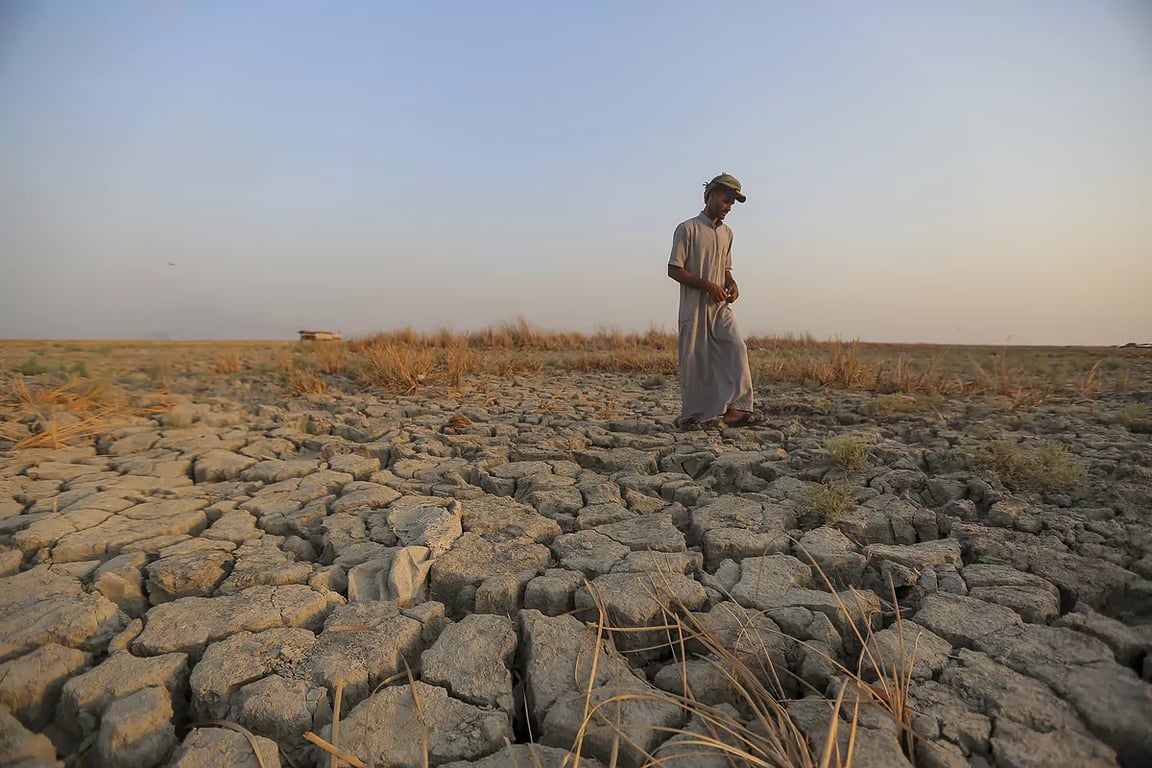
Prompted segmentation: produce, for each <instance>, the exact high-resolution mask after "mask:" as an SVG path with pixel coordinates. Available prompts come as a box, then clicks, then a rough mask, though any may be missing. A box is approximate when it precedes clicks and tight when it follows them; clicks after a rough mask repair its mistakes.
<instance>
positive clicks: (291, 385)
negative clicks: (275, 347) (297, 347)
mask: <svg viewBox="0 0 1152 768" xmlns="http://www.w3.org/2000/svg"><path fill="white" fill-rule="evenodd" d="M288 389H289V390H290V391H291V392H292V394H293V395H323V394H325V393H326V392H327V391H328V384H327V382H325V381H324V379H322V378H320V377H319V376H317V375H316V374H314V373H312V372H311V371H302V370H300V369H298V368H297V369H294V370H293V371H292V372H291V373H289V374H288Z"/></svg>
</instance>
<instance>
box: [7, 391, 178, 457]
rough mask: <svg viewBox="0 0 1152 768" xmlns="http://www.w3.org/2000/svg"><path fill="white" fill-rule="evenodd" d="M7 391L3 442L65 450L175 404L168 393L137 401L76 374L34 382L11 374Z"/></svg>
mask: <svg viewBox="0 0 1152 768" xmlns="http://www.w3.org/2000/svg"><path fill="white" fill-rule="evenodd" d="M3 390H4V395H3V398H2V399H0V440H2V441H5V442H10V443H13V445H12V449H13V450H20V449H23V448H60V447H63V446H65V445H69V444H72V443H75V442H77V441H80V440H85V439H90V438H93V437H97V436H99V435H102V434H105V433H107V432H110V431H112V430H113V429H116V428H118V427H121V426H124V425H125V424H126V423H128V422H129V421H130V420H131V418H132V417H138V416H146V415H151V414H155V413H162V412H165V411H167V410H168V409H169V408H170V407H171V403H170V402H169V401H168V400H167V399H166V398H165V397H163V396H158V397H156V398H154V399H153V401H152V402H137V403H135V404H133V403H132V402H131V401H130V400H129V397H128V396H127V394H125V393H124V392H123V391H122V390H120V389H118V388H116V387H113V386H112V385H110V384H108V383H107V382H104V381H99V380H81V379H77V378H75V377H69V378H68V379H67V380H66V381H64V382H63V383H42V384H34V385H31V386H29V384H28V383H27V382H26V381H25V379H24V377H23V376H12V377H8V378H7V379H6V380H4V387H3ZM158 394H159V393H158Z"/></svg>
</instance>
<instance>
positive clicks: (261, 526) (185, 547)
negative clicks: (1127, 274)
mask: <svg viewBox="0 0 1152 768" xmlns="http://www.w3.org/2000/svg"><path fill="white" fill-rule="evenodd" d="M642 385H643V386H642ZM758 394H759V398H760V401H761V405H760V406H758V407H759V408H760V409H761V410H762V413H763V416H764V420H765V424H764V426H763V427H762V428H759V429H720V428H712V429H702V430H694V431H680V430H677V429H676V428H675V426H674V423H673V415H674V414H675V413H676V410H677V408H678V397H677V392H676V389H675V381H674V380H673V381H670V382H663V383H657V384H656V385H653V383H652V382H642V381H641V377H639V376H629V375H623V374H608V373H587V374H557V375H538V376H528V377H521V378H513V379H511V380H508V381H503V382H498V383H496V382H493V383H490V385H488V386H478V387H475V388H472V389H471V390H468V391H465V392H463V393H458V394H455V395H451V396H448V395H444V394H438V395H429V394H423V393H421V394H417V395H412V396H404V397H384V396H370V395H363V394H358V395H340V394H334V395H315V396H304V397H296V398H281V399H276V400H273V399H272V398H265V399H264V400H263V401H261V399H260V398H259V397H257V396H255V395H253V394H252V393H227V392H225V393H223V394H217V395H212V394H199V395H191V396H186V397H183V398H181V400H180V402H179V404H178V405H177V406H176V407H175V408H173V410H172V411H170V412H169V413H165V414H157V415H154V416H151V417H138V418H135V419H133V420H132V422H131V423H130V424H126V425H125V426H122V427H120V428H117V429H116V430H114V431H112V432H110V433H108V434H105V435H102V436H100V437H98V438H95V439H91V440H88V441H84V442H81V443H79V444H77V445H75V446H72V447H66V448H60V449H55V450H50V449H28V450H21V451H7V452H0V574H2V576H0V745H2V746H0V764H2V765H19V766H39V765H59V764H62V762H63V761H65V760H68V761H70V763H69V764H74V765H105V766H134V767H136V768H140V767H142V766H156V765H173V766H181V767H183V768H192V767H193V766H203V767H204V768H208V767H212V768H215V767H216V766H223V765H230V766H231V765H237V766H240V765H244V766H248V765H250V766H256V765H258V763H257V760H256V757H255V755H254V753H253V748H252V745H251V744H250V742H249V740H248V739H247V737H246V736H244V735H243V734H242V733H239V732H236V731H234V730H229V729H227V728H220V727H208V726H204V725H199V726H198V725H197V724H202V723H204V722H205V721H210V720H211V721H219V720H225V721H230V722H232V723H235V724H238V725H240V726H242V727H243V728H244V729H247V730H248V731H249V732H250V733H251V734H254V735H255V737H256V741H255V742H254V743H255V744H257V745H258V746H259V749H260V750H261V755H262V758H263V762H264V765H268V766H271V765H291V766H310V765H319V764H323V765H327V764H328V763H327V760H328V758H327V756H326V755H325V754H324V753H322V752H321V751H320V750H319V749H318V748H317V747H316V746H314V745H313V744H312V743H310V742H309V741H306V740H305V738H304V734H305V733H306V732H313V733H315V734H318V735H319V736H321V737H323V738H326V739H332V738H333V734H332V727H331V722H332V715H333V713H332V710H333V703H334V697H335V694H336V688H337V682H338V680H342V699H341V704H342V716H341V722H340V733H339V742H340V746H341V748H342V749H344V750H347V751H348V752H351V753H352V754H355V755H356V756H357V757H358V758H359V759H360V760H362V761H364V762H365V764H367V765H371V766H419V765H423V764H424V763H423V760H424V757H425V753H427V755H428V757H429V761H430V763H431V764H432V765H452V766H459V767H463V766H506V765H514V764H520V765H527V764H532V763H531V762H530V761H532V760H535V761H536V762H537V763H538V764H540V765H549V766H551V765H556V766H559V765H560V764H561V763H562V762H563V760H564V759H565V758H567V757H568V756H569V753H568V749H570V748H572V747H573V743H574V739H575V738H576V737H577V734H578V733H579V731H580V724H581V721H582V718H583V716H584V713H585V705H586V702H585V697H586V694H587V692H588V686H589V677H590V676H594V679H593V680H592V681H591V696H592V698H593V700H597V701H598V700H604V699H605V698H607V697H610V696H611V695H613V693H618V692H636V693H640V694H644V695H642V696H636V697H632V698H629V699H627V703H626V704H624V705H622V706H621V707H620V708H619V712H618V714H619V716H620V717H621V719H622V720H623V721H626V722H628V723H629V725H630V728H631V730H630V732H629V733H630V736H631V738H630V740H629V741H628V742H627V743H626V744H625V745H624V746H623V747H622V748H621V749H620V753H619V754H618V756H617V757H618V759H619V761H620V763H619V764H621V765H633V766H638V765H642V764H644V761H645V759H646V757H645V756H646V755H652V756H654V757H655V758H658V759H662V760H664V762H663V763H661V764H663V765H674V766H689V765H691V766H710V765H727V764H728V763H727V762H724V761H723V760H722V759H721V758H718V757H716V756H714V755H713V756H709V755H704V754H700V753H693V752H692V749H693V747H692V746H691V744H690V742H691V739H689V738H688V737H687V736H684V735H681V736H676V737H675V738H671V739H670V736H671V735H672V734H671V733H670V732H669V730H667V729H677V728H683V727H685V726H687V730H691V729H692V728H694V727H696V728H698V727H699V723H694V722H692V721H691V718H690V717H689V713H688V712H686V710H685V708H684V707H682V706H681V705H680V704H679V703H678V699H677V696H679V695H681V694H683V693H684V688H685V687H686V686H687V687H689V688H690V689H691V691H692V694H693V696H694V697H695V698H696V699H697V700H699V701H702V702H706V703H708V704H711V705H715V706H719V707H728V708H729V709H730V711H731V712H732V713H733V717H735V718H737V719H739V718H741V717H745V718H746V717H747V716H748V714H749V713H748V712H747V711H745V710H744V709H742V707H743V702H742V701H741V699H740V697H738V696H737V695H736V694H735V693H734V692H733V690H732V686H731V684H730V681H729V680H728V679H727V678H726V677H725V676H724V675H723V674H721V673H720V672H719V671H718V670H719V669H720V666H719V665H717V664H716V663H714V662H715V658H713V657H712V656H711V655H710V654H709V652H708V649H707V648H706V647H696V646H689V647H687V648H686V652H687V656H686V657H682V656H681V655H680V654H679V653H677V654H675V655H674V653H673V649H672V648H671V647H669V646H668V645H667V643H666V642H665V641H666V640H667V637H666V634H665V633H664V632H662V631H661V630H660V629H658V627H660V626H661V625H663V624H664V623H665V622H666V621H667V620H668V617H669V616H671V615H680V616H682V617H685V618H691V619H692V620H693V621H695V622H697V623H698V625H699V626H706V627H708V628H709V629H710V630H711V631H713V632H714V633H715V636H716V637H720V638H722V641H723V642H726V643H728V644H729V647H731V648H732V649H734V652H736V653H740V654H744V655H745V656H747V657H749V658H750V659H751V660H752V662H753V663H756V664H760V665H761V667H764V666H766V665H768V663H769V662H770V664H771V665H773V666H774V668H775V670H776V671H777V675H778V680H777V681H776V682H775V683H774V684H775V685H777V686H778V694H779V696H780V698H781V700H782V701H784V702H786V706H787V709H788V711H789V712H790V713H792V715H793V718H794V720H795V722H796V723H797V724H798V726H799V727H800V729H801V731H803V732H804V733H805V734H807V736H808V737H809V738H810V739H811V740H812V743H813V744H820V743H821V739H822V738H823V736H824V735H826V734H827V733H828V730H829V714H828V713H829V711H830V710H829V707H828V702H829V701H830V700H831V699H832V698H833V697H835V695H836V692H837V691H839V690H840V689H841V687H842V686H843V685H844V681H845V675H844V673H843V670H842V669H840V668H839V667H837V665H836V663H834V662H838V663H839V664H842V665H844V666H845V667H847V668H849V669H853V670H855V669H857V668H858V667H857V663H858V661H859V659H860V656H861V650H862V649H861V640H862V639H863V640H864V641H865V644H866V645H867V647H868V649H869V650H870V651H871V652H872V655H873V657H875V658H877V659H887V660H889V661H892V660H899V659H903V660H904V662H905V666H906V668H907V671H908V680H909V683H908V707H909V710H910V720H909V722H910V726H911V730H912V733H913V736H912V738H911V739H910V740H907V739H903V740H902V739H901V738H900V730H899V727H898V724H897V723H895V722H894V721H893V720H892V719H891V717H889V715H888V714H887V713H886V712H885V711H883V709H882V708H878V707H876V706H870V707H865V709H864V710H863V712H864V714H863V715H861V716H860V717H859V722H858V725H859V729H858V734H859V735H858V738H857V744H856V753H855V755H854V765H857V766H867V767H871V766H900V765H909V764H912V763H914V764H915V765H919V766H941V767H951V766H957V767H958V766H967V765H971V766H989V767H998V768H1024V767H1025V766H1052V765H1067V766H1071V765H1075V766H1109V765H1117V764H1120V765H1125V766H1132V767H1135V766H1146V765H1152V687H1150V685H1149V680H1150V679H1152V656H1150V654H1149V649H1152V470H1150V467H1152V443H1150V437H1149V435H1147V434H1140V433H1135V432H1129V431H1127V430H1125V429H1123V428H1121V427H1119V426H1117V425H1116V424H1113V423H1111V422H1110V421H1109V420H1108V419H1106V418H1102V417H1101V414H1105V415H1106V414H1107V413H1109V412H1116V411H1119V410H1121V409H1122V408H1124V407H1127V406H1130V405H1131V404H1132V403H1133V402H1140V398H1141V397H1143V402H1144V403H1147V402H1148V398H1147V396H1141V395H1139V393H1136V394H1129V395H1123V396H1122V395H1116V396H1106V397H1102V398H1100V399H1098V400H1097V401H1094V402H1087V401H1084V400H1077V399H1073V398H1053V399H1051V400H1049V401H1048V402H1047V403H1045V404H1043V405H1041V406H1039V407H1036V408H1033V409H1028V410H1020V411H1011V410H1005V409H1004V408H1003V407H1002V406H1001V405H998V404H997V403H995V402H992V401H989V400H985V399H978V398H970V399H946V400H942V401H936V402H933V403H932V404H931V405H929V406H925V407H922V408H918V407H913V408H908V409H897V410H892V409H880V408H878V407H877V403H878V402H879V399H878V398H877V397H876V396H873V395H869V394H860V393H851V392H831V391H810V390H806V389H802V388H792V387H771V388H767V389H763V390H762V391H760V392H759V393H758ZM844 435H849V436H851V440H854V441H857V442H858V443H862V444H863V445H864V446H866V452H865V454H864V460H863V462H862V463H857V464H855V465H854V466H851V467H849V468H847V469H846V468H844V465H843V463H840V464H838V463H837V460H836V457H834V456H833V455H832V453H831V452H830V451H829V448H828V445H829V440H830V439H832V438H835V437H838V436H844ZM1004 440H1007V441H1011V442H1015V443H1020V444H1022V445H1023V446H1025V447H1027V446H1030V445H1032V444H1041V443H1043V442H1045V441H1054V442H1057V443H1059V444H1060V445H1062V446H1063V447H1064V448H1065V449H1067V451H1068V452H1069V454H1070V455H1071V456H1072V457H1073V458H1074V461H1075V462H1077V463H1078V464H1079V465H1080V466H1083V467H1084V469H1085V470H1086V476H1085V477H1084V478H1083V479H1082V480H1081V481H1080V482H1077V483H1075V484H1073V485H1070V486H1068V487H1067V488H1062V489H1055V490H1047V491H1041V492H1036V491H1031V492H1023V491H1020V490H1019V489H1017V490H1013V488H1012V487H1011V483H1008V484H1006V482H1005V478H1003V477H1001V476H999V475H998V474H997V473H996V472H995V471H991V470H989V469H987V468H986V467H985V466H984V465H981V464H980V462H979V461H978V460H977V457H979V456H980V455H981V451H982V450H984V449H986V448H987V446H988V445H989V444H991V443H992V442H994V441H1004ZM829 488H839V489H841V490H842V491H843V492H845V493H846V494H847V502H846V503H845V504H844V506H843V508H841V509H827V508H821V507H820V506H819V505H818V504H816V502H815V501H814V500H815V499H817V496H815V495H814V490H815V489H829ZM834 590H836V591H838V593H839V594H840V595H846V596H848V598H849V599H850V600H852V601H854V602H853V605H858V606H861V607H862V611H863V614H862V615H863V618H862V619H860V617H856V619H855V620H854V618H853V617H849V616H847V615H845V613H844V611H842V610H840V608H839V607H838V603H837V602H836V597H835V593H834ZM893 598H895V602H894V601H893ZM601 610H602V611H603V612H604V615H605V616H606V618H607V620H608V622H609V623H610V625H611V626H612V627H614V628H624V629H629V630H632V631H629V632H612V631H609V632H607V633H606V635H605V639H604V641H603V642H604V646H602V649H603V652H602V653H601V655H600V656H599V659H598V663H597V664H596V665H595V668H594V669H593V667H592V665H590V663H589V659H590V658H591V656H593V654H590V653H589V647H590V644H591V645H592V646H594V645H595V643H596V639H595V636H594V626H595V622H596V620H597V618H598V617H599V615H600V611H601ZM898 617H899V619H900V620H899V621H898V620H897V619H898ZM861 623H863V624H865V625H866V626H865V627H864V631H865V635H864V636H863V637H858V636H857V635H856V632H857V631H859V630H860V628H861V627H860V625H861ZM753 640H756V641H755V642H753ZM901 640H904V641H905V642H901ZM608 646H611V647H608ZM913 647H914V649H915V650H914V652H913ZM614 650H616V651H619V653H615V652H613V651H614ZM859 669H860V671H861V675H862V676H863V677H864V678H865V679H868V678H869V676H870V675H875V671H874V670H870V669H869V668H868V664H864V665H863V666H862V667H859ZM841 716H842V717H846V715H845V714H844V713H843V712H842V713H841ZM612 741H613V739H612V738H611V734H610V733H608V732H606V731H604V730H603V729H601V730H598V731H594V732H589V733H587V734H586V735H585V738H584V744H583V748H582V756H583V760H584V762H583V765H586V766H595V765H607V764H608V762H609V759H610V756H611V752H612V749H613V744H612ZM909 745H911V746H909ZM518 761H519V762H518ZM569 764H571V763H570V762H569Z"/></svg>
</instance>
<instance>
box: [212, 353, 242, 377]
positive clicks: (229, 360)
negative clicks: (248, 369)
mask: <svg viewBox="0 0 1152 768" xmlns="http://www.w3.org/2000/svg"><path fill="white" fill-rule="evenodd" d="M212 367H213V368H214V369H215V370H216V373H219V374H221V375H227V374H230V373H240V371H242V370H244V358H242V357H240V355H237V354H230V355H218V356H217V357H216V359H215V360H214V361H213V363H212Z"/></svg>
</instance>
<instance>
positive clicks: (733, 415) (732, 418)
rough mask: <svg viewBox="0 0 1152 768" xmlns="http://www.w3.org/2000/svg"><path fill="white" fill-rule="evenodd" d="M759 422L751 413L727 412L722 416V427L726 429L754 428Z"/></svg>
mask: <svg viewBox="0 0 1152 768" xmlns="http://www.w3.org/2000/svg"><path fill="white" fill-rule="evenodd" d="M759 424H760V420H759V419H758V418H756V415H755V414H754V413H752V411H728V413H726V414H724V425H725V426H727V427H755V426H757V425H759Z"/></svg>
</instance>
